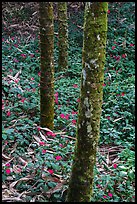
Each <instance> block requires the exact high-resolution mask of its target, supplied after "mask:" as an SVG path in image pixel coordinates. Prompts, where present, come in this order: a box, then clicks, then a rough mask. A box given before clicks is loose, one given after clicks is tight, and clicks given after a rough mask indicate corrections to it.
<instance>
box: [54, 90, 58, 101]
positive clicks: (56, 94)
mask: <svg viewBox="0 0 137 204" xmlns="http://www.w3.org/2000/svg"><path fill="white" fill-rule="evenodd" d="M54 96H55V103H56V104H58V92H56V93H55V94H54Z"/></svg>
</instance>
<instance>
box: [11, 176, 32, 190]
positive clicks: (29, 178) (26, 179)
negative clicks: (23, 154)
mask: <svg viewBox="0 0 137 204" xmlns="http://www.w3.org/2000/svg"><path fill="white" fill-rule="evenodd" d="M29 180H33V178H32V177H24V178H21V179H19V180H17V181H14V182H13V183H11V184H10V189H11V188H13V187H14V186H16V184H17V183H19V182H20V181H29Z"/></svg>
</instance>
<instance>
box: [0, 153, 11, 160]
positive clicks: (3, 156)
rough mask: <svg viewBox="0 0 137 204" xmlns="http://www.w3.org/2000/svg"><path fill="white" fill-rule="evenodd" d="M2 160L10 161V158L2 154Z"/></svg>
mask: <svg viewBox="0 0 137 204" xmlns="http://www.w3.org/2000/svg"><path fill="white" fill-rule="evenodd" d="M2 158H3V159H5V160H10V159H11V158H10V157H8V156H6V155H5V154H3V153H2Z"/></svg>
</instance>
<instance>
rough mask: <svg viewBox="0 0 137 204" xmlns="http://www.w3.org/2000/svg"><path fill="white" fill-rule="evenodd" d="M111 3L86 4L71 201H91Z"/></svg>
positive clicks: (70, 191) (69, 195)
mask: <svg viewBox="0 0 137 204" xmlns="http://www.w3.org/2000/svg"><path fill="white" fill-rule="evenodd" d="M107 10H108V3H107V2H86V6H85V14H84V37H83V38H84V39H83V53H82V78H81V96H80V100H81V101H80V105H79V114H78V123H77V140H76V146H75V152H74V161H73V165H72V172H71V177H70V182H69V189H68V194H67V199H66V201H67V202H90V200H91V196H92V194H93V189H92V188H93V179H94V175H93V169H94V165H95V163H96V151H97V145H98V139H99V133H100V116H101V111H102V101H103V87H102V85H103V81H104V64H105V50H106V38H107Z"/></svg>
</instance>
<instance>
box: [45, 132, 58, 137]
mask: <svg viewBox="0 0 137 204" xmlns="http://www.w3.org/2000/svg"><path fill="white" fill-rule="evenodd" d="M46 135H50V136H52V137H55V136H56V134H55V133H53V132H47V133H46Z"/></svg>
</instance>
